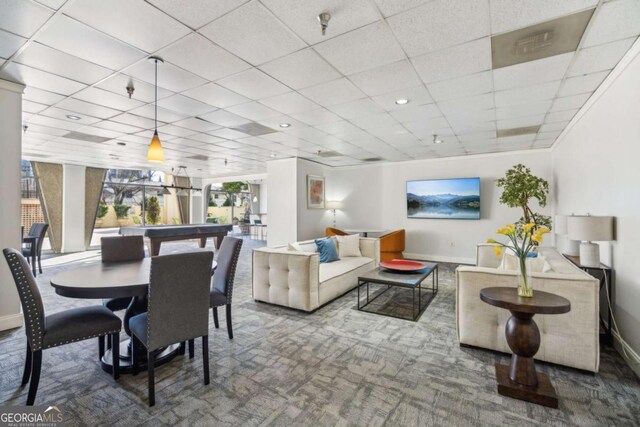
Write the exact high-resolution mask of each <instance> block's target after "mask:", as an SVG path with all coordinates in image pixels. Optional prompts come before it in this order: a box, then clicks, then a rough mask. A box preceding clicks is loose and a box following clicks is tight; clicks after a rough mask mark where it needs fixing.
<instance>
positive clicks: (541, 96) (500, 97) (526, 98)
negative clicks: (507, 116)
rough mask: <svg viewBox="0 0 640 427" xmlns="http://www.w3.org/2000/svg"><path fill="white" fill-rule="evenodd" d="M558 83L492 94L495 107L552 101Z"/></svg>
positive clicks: (558, 86) (558, 81) (557, 81)
mask: <svg viewBox="0 0 640 427" xmlns="http://www.w3.org/2000/svg"><path fill="white" fill-rule="evenodd" d="M560 83H561V80H556V81H553V82H548V83H541V84H535V85H531V86H525V87H520V88H516V89H509V90H500V91H497V92H494V96H495V101H496V107H509V106H511V105H520V104H528V103H530V102H536V101H544V100H547V99H553V98H554V97H555V96H556V94H557V93H558V89H559V88H560Z"/></svg>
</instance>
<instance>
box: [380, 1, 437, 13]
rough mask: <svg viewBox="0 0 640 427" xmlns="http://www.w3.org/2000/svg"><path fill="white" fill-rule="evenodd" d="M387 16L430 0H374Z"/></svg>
mask: <svg viewBox="0 0 640 427" xmlns="http://www.w3.org/2000/svg"><path fill="white" fill-rule="evenodd" d="M374 1H375V3H376V5H378V8H379V9H380V11H381V12H382V14H383V15H384V16H385V17H389V16H393V15H395V14H398V13H400V12H404V11H405V10H409V9H413V8H414V7H417V6H420V5H421V4H423V3H426V2H427V1H430V0H403V1H398V0H374Z"/></svg>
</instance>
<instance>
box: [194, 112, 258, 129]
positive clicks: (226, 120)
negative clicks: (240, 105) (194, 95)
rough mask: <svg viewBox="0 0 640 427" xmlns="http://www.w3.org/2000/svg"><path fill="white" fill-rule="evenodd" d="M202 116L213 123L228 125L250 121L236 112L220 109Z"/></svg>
mask: <svg viewBox="0 0 640 427" xmlns="http://www.w3.org/2000/svg"><path fill="white" fill-rule="evenodd" d="M200 117H201V118H203V119H205V120H207V121H209V122H211V123H215V124H217V125H220V126H227V127H231V126H238V125H243V124H245V123H249V121H250V120H247V119H245V118H244V117H240V116H238V115H236V114H233V113H230V112H228V111H224V110H218V111H214V112H212V113H207V114H203V115H201V116H200Z"/></svg>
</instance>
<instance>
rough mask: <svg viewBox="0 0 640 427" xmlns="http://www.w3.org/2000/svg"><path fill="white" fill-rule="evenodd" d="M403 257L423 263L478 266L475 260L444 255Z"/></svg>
mask: <svg viewBox="0 0 640 427" xmlns="http://www.w3.org/2000/svg"><path fill="white" fill-rule="evenodd" d="M403 255H404V257H405V258H407V259H419V260H423V261H434V262H451V263H454V264H470V265H475V264H476V259H475V258H463V257H448V256H442V255H428V254H416V253H411V252H404V253H403Z"/></svg>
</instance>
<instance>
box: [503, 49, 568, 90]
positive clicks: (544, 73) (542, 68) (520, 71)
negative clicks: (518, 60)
mask: <svg viewBox="0 0 640 427" xmlns="http://www.w3.org/2000/svg"><path fill="white" fill-rule="evenodd" d="M573 56H574V53H573V52H571V53H565V54H562V55H556V56H551V57H549V58H543V59H538V60H536V61H530V62H524V63H522V64H516V65H511V66H509V67H504V68H499V69H497V70H493V81H494V87H495V90H506V89H513V88H518V87H524V86H529V85H533V84H537V83H544V82H550V81H554V80H561V79H562V77H563V76H564V75H565V73H566V72H567V68H568V67H569V64H570V63H571V60H572V59H573Z"/></svg>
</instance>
